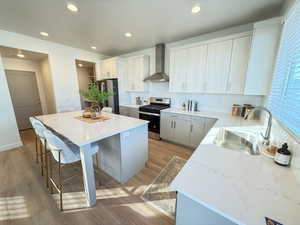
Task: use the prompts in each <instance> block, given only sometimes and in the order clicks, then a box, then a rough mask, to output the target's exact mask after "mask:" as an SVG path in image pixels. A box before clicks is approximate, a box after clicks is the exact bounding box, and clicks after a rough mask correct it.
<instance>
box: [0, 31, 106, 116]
mask: <svg viewBox="0 0 300 225" xmlns="http://www.w3.org/2000/svg"><path fill="white" fill-rule="evenodd" d="M0 37H1V39H0V45H2V46H6V47H12V48H17V49H24V50H29V51H34V52H41V53H44V54H48V56H49V67H50V71H51V74H52V83H53V91H54V98H55V106H56V110H57V111H58V112H59V111H64V110H65V109H66V108H69V107H70V106H72V107H73V108H75V109H80V96H79V87H78V81H77V73H76V65H75V60H76V59H79V60H83V61H88V62H94V63H97V64H99V63H100V59H101V58H103V57H104V56H103V55H100V54H98V53H93V52H88V51H85V50H81V49H76V48H72V47H69V46H65V45H61V44H57V43H54V42H49V41H44V40H41V39H37V38H32V37H29V36H26V35H22V34H17V33H13V32H8V31H4V30H0Z"/></svg>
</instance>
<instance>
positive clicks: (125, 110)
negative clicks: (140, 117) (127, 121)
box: [120, 105, 128, 116]
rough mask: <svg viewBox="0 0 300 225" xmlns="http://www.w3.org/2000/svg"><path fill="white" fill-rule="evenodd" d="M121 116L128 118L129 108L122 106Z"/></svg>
mask: <svg viewBox="0 0 300 225" xmlns="http://www.w3.org/2000/svg"><path fill="white" fill-rule="evenodd" d="M120 114H121V115H123V116H128V107H125V106H121V105H120Z"/></svg>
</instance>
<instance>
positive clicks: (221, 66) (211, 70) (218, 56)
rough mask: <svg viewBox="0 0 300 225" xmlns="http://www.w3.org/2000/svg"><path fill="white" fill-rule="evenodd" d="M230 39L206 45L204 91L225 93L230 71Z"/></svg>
mask: <svg viewBox="0 0 300 225" xmlns="http://www.w3.org/2000/svg"><path fill="white" fill-rule="evenodd" d="M231 52H232V40H228V41H222V42H217V43H213V44H209V45H208V54H207V64H206V79H205V80H206V83H207V84H206V85H207V86H206V91H205V92H206V93H211V94H217V93H226V88H227V87H226V86H227V80H228V76H229V71H230V60H231Z"/></svg>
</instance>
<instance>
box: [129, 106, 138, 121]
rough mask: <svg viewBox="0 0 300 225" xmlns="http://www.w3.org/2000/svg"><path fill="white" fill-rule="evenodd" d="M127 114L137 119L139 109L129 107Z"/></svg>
mask: <svg viewBox="0 0 300 225" xmlns="http://www.w3.org/2000/svg"><path fill="white" fill-rule="evenodd" d="M128 116H130V117H133V118H137V119H138V118H139V110H138V109H135V108H129V115H128Z"/></svg>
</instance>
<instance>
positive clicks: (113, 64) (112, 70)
mask: <svg viewBox="0 0 300 225" xmlns="http://www.w3.org/2000/svg"><path fill="white" fill-rule="evenodd" d="M109 67H110V69H109V72H110V77H111V78H114V77H116V76H117V75H118V63H117V59H116V58H114V59H111V61H110V62H109Z"/></svg>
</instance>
